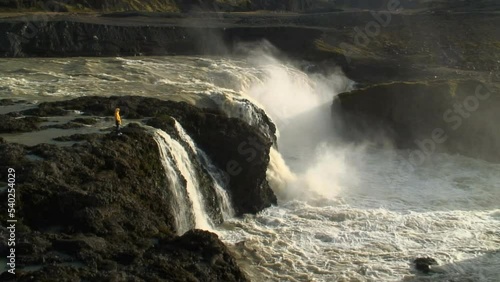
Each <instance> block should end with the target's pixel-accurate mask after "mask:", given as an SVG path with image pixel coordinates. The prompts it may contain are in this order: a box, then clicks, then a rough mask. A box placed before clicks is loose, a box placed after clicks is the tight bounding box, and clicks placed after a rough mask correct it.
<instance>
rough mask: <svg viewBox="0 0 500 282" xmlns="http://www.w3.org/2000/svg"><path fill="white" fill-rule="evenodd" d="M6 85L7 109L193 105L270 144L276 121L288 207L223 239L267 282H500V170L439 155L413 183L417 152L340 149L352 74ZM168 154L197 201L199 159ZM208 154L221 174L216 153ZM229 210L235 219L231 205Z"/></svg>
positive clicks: (278, 71) (63, 68)
mask: <svg viewBox="0 0 500 282" xmlns="http://www.w3.org/2000/svg"><path fill="white" fill-rule="evenodd" d="M0 72H1V75H2V80H1V81H0V97H1V98H12V97H18V98H23V99H28V100H30V101H37V102H40V101H46V100H53V99H60V98H62V97H64V98H69V97H79V96H85V95H104V96H109V95H143V96H152V97H159V98H163V99H173V100H185V101H189V102H191V103H194V104H197V105H199V106H209V107H220V108H221V109H223V110H225V111H226V112H227V113H228V115H230V116H234V117H238V118H241V119H243V120H245V121H247V122H248V123H249V124H252V125H254V126H258V127H261V130H262V131H263V132H264V133H268V132H267V131H268V128H266V127H265V126H264V125H263V124H262V122H261V120H260V118H261V117H259V115H258V113H256V109H258V108H261V109H264V110H265V111H266V113H267V114H268V115H269V116H270V117H271V118H272V119H273V121H274V122H275V124H276V125H277V127H278V130H279V138H278V141H277V143H278V144H277V145H278V146H277V148H279V152H278V151H276V150H274V149H273V150H272V151H271V163H270V165H269V170H268V180H269V181H270V183H271V185H272V186H273V189H274V190H275V193H276V194H277V196H278V199H279V205H278V206H276V207H271V208H268V209H266V210H264V211H263V212H261V213H259V214H257V215H248V216H245V217H243V218H232V219H229V220H226V221H225V223H224V224H222V225H221V226H219V227H217V233H218V234H219V235H220V236H221V238H222V239H223V240H224V241H225V242H226V243H227V244H228V245H229V246H230V248H231V249H232V251H233V252H234V254H235V256H236V257H237V260H238V262H239V263H240V265H241V266H242V267H243V268H244V270H245V271H246V272H247V273H248V275H249V277H251V278H252V280H254V281H499V280H500V251H499V250H500V204H499V203H500V165H498V164H491V163H487V162H484V161H481V160H476V159H471V158H466V157H462V156H452V155H446V154H434V155H432V156H429V157H428V158H427V159H426V162H425V163H424V164H423V165H421V166H419V167H416V168H415V169H414V170H412V171H402V170H400V169H398V168H399V165H400V159H401V158H405V156H406V155H407V152H405V151H399V150H395V149H392V148H391V147H390V146H388V147H386V148H374V147H372V146H370V144H365V145H361V146H350V145H349V144H343V143H341V142H340V141H339V140H338V138H337V136H336V135H335V127H334V124H333V123H332V120H331V113H330V105H331V102H332V99H333V98H334V96H335V95H336V94H337V93H338V92H340V91H344V90H347V89H349V88H351V87H353V83H352V82H351V81H350V80H349V79H347V78H346V77H344V76H343V75H342V73H341V72H340V71H339V70H335V69H332V71H331V72H330V73H327V74H309V73H305V72H303V71H301V70H299V69H297V68H295V67H294V66H293V65H292V64H288V63H283V62H280V61H278V60H276V59H274V58H272V57H269V56H266V55H256V56H252V58H212V57H204V58H200V57H149V58H71V59H0ZM124 118H125V120H126V116H125V117H124ZM179 133H180V134H181V135H182V134H184V133H182V132H179ZM187 137H188V136H184V137H183V138H184V139H185V140H184V141H185V142H186V143H189V142H188V141H189V140H190V139H188V138H187ZM156 140H157V142H158V144H159V146H160V147H162V146H163V147H162V148H164V150H162V157H163V161H164V166H165V170H166V173H167V174H169V173H170V175H169V179H170V181H171V182H172V183H176V181H178V179H177V178H178V177H179V176H178V175H176V173H178V172H180V173H181V174H182V175H183V176H184V178H190V180H189V181H188V184H189V185H191V186H192V187H191V186H190V188H191V189H194V190H191V192H190V193H191V194H193V195H194V193H196V191H195V190H196V189H195V188H196V187H195V186H196V177H194V176H193V175H191V173H190V171H189V170H190V168H189V161H188V160H184V159H185V158H186V157H187V156H186V155H185V154H184V153H182V152H183V150H186V148H184V147H182V148H181V147H179V148H177V149H178V150H177V151H175V152H169V151H168V150H167V146H166V145H167V144H170V147H172V146H173V145H175V142H177V141H175V140H171V139H169V136H166V135H164V134H162V133H158V134H157V135H156ZM186 140H187V141H186ZM189 146H195V145H194V144H190V145H189ZM191 149H192V150H193V151H195V149H194V148H193V147H191ZM176 154H177V155H176ZM198 154H201V155H199V157H200V159H203V158H205V162H206V163H209V160H207V159H206V156H205V155H203V152H198ZM212 172H213V173H212V174H211V175H212V177H213V178H214V181H215V182H217V181H218V180H217V178H218V177H217V172H216V170H212ZM179 185H180V184H179ZM219 188H221V187H219ZM193 195H190V196H191V205H192V207H189V208H187V207H186V206H182V205H183V203H182V201H179V202H178V203H177V204H178V205H179V207H178V209H179V212H181V210H191V211H192V212H194V215H193V216H194V218H195V220H196V226H197V227H202V228H203V227H204V226H205V225H210V223H209V222H208V221H209V219H207V217H206V214H204V211H203V209H204V208H203V201H202V199H199V198H198V199H196V196H194V198H193ZM181 196H182V195H181ZM198 197H199V195H198ZM185 205H187V204H185ZM225 206H226V207H225V208H223V210H224V209H225V210H226V212H225V215H226V216H225V217H226V218H228V217H229V216H230V214H231V210H230V207H227V200H226V205H225ZM228 215H229V216H228ZM183 220H184V219H178V223H177V224H178V225H179V226H181V228H182V229H186V226H188V224H189V223H188V222H184V221H183ZM422 256H430V257H433V258H435V259H436V260H438V262H439V263H440V265H441V267H440V269H438V272H437V273H434V274H431V275H424V274H419V273H417V272H415V271H414V270H413V269H412V268H411V261H412V260H413V259H414V258H416V257H422Z"/></svg>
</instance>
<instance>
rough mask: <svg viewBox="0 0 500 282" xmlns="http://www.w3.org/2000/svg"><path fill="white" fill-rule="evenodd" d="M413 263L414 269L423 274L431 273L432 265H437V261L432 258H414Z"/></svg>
mask: <svg viewBox="0 0 500 282" xmlns="http://www.w3.org/2000/svg"><path fill="white" fill-rule="evenodd" d="M413 263H415V268H416V269H417V270H420V271H422V272H424V273H429V272H431V271H432V266H433V265H438V263H437V261H436V260H435V259H433V258H429V257H427V258H416V259H415V260H414V261H413Z"/></svg>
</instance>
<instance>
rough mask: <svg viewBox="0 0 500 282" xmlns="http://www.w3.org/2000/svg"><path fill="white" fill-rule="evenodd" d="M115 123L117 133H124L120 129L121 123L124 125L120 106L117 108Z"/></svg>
mask: <svg viewBox="0 0 500 282" xmlns="http://www.w3.org/2000/svg"><path fill="white" fill-rule="evenodd" d="M115 124H116V134H117V135H122V133H121V131H120V125H122V118H121V117H120V108H116V109H115Z"/></svg>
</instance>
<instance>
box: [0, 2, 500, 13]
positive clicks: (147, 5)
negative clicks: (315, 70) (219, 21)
mask: <svg viewBox="0 0 500 282" xmlns="http://www.w3.org/2000/svg"><path fill="white" fill-rule="evenodd" d="M390 3H399V5H397V6H401V7H404V8H405V9H466V10H467V9H469V10H476V9H484V8H496V9H498V7H499V3H498V1H496V0H399V1H396V0H0V9H1V10H3V11H12V10H24V11H26V10H27V11H30V10H33V11H39V10H46V11H57V12H84V11H97V12H116V11H147V12H187V11H199V10H203V11H221V12H245V11H259V10H269V11H292V12H329V11H335V10H339V9H370V10H387V9H388V6H390Z"/></svg>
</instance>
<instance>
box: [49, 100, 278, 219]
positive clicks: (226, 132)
mask: <svg viewBox="0 0 500 282" xmlns="http://www.w3.org/2000/svg"><path fill="white" fill-rule="evenodd" d="M40 106H41V107H43V108H44V109H46V110H48V111H51V109H53V108H54V109H65V110H74V111H81V112H83V113H84V114H86V115H93V116H111V115H112V114H113V111H114V109H115V108H116V107H120V109H121V112H122V115H124V116H126V117H127V118H131V119H138V118H145V117H155V116H156V117H157V118H155V119H152V120H150V121H148V122H147V123H148V124H149V125H151V126H153V127H157V128H161V129H163V130H165V131H166V132H168V133H173V132H174V131H173V130H172V129H169V128H171V127H172V125H173V123H172V122H173V121H172V120H171V118H169V117H173V118H175V119H176V120H177V121H178V122H179V123H180V124H182V126H183V127H184V129H185V130H186V131H187V132H188V133H189V135H190V136H191V138H193V140H194V141H195V142H196V144H197V145H198V146H199V147H200V148H201V149H202V150H203V151H204V152H205V153H206V154H207V155H208V156H209V157H210V158H211V159H212V160H213V161H214V162H215V164H216V165H217V166H218V167H219V168H220V169H221V170H222V171H224V172H226V178H227V184H228V187H229V189H230V191H229V192H230V195H231V196H232V201H233V202H234V207H235V210H236V212H237V214H239V215H241V214H243V213H255V212H257V211H260V210H262V209H263V208H266V207H269V206H270V205H272V204H276V203H277V200H276V197H275V195H274V193H273V192H272V190H271V189H270V187H269V184H268V183H267V181H266V177H265V174H266V170H267V164H268V163H269V148H270V147H271V146H272V140H269V139H268V138H266V137H265V136H263V135H262V134H261V133H260V132H259V130H257V129H255V128H253V127H251V126H249V125H247V124H246V123H245V122H243V121H241V120H239V119H234V118H227V117H226V116H225V115H224V114H222V113H220V112H217V111H213V110H203V111H201V110H200V109H198V108H196V107H194V106H191V105H188V104H187V103H176V102H171V101H161V100H158V99H153V98H146V97H140V96H128V97H109V98H108V97H81V98H77V99H73V100H69V101H60V102H53V103H43V104H40ZM269 127H270V130H271V131H273V130H275V127H274V126H269ZM272 133H273V134H274V132H272Z"/></svg>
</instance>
